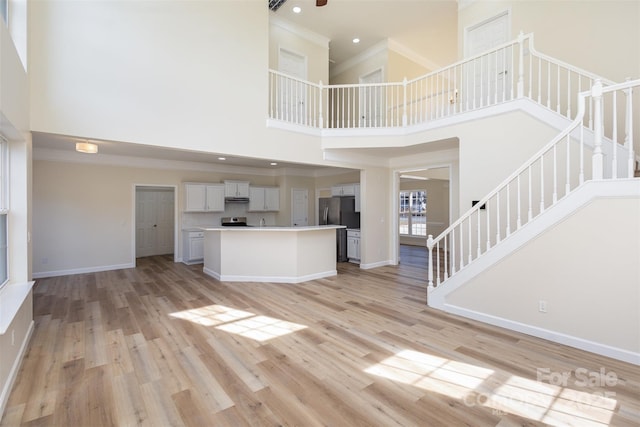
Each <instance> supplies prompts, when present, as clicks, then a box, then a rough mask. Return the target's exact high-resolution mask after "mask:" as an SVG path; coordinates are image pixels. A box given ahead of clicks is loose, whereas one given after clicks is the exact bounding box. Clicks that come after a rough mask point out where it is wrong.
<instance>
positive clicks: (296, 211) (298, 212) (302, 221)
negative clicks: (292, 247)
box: [291, 188, 309, 227]
mask: <svg viewBox="0 0 640 427" xmlns="http://www.w3.org/2000/svg"><path fill="white" fill-rule="evenodd" d="M291 205H292V206H291V223H292V225H293V226H294V227H302V226H305V225H309V192H308V191H307V190H306V189H299V188H293V189H291Z"/></svg>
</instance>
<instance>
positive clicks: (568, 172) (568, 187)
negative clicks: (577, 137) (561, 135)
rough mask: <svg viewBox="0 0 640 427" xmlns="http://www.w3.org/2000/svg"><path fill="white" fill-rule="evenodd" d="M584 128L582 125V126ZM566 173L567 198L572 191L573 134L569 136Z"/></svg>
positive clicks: (565, 189)
mask: <svg viewBox="0 0 640 427" xmlns="http://www.w3.org/2000/svg"><path fill="white" fill-rule="evenodd" d="M580 127H582V125H580ZM566 168H567V170H566V173H567V176H566V177H565V180H566V182H565V184H564V194H565V196H566V195H567V194H569V192H570V191H571V132H569V133H568V134H567V165H566Z"/></svg>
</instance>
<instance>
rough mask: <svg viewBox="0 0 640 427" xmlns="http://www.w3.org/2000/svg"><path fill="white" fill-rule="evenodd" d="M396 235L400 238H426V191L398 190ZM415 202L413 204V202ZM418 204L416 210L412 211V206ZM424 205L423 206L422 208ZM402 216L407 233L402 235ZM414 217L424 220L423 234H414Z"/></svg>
mask: <svg viewBox="0 0 640 427" xmlns="http://www.w3.org/2000/svg"><path fill="white" fill-rule="evenodd" d="M398 199H399V203H398V234H399V235H400V236H401V237H418V238H426V237H427V190H426V189H413V190H400V192H399V194H398ZM414 200H415V202H414ZM417 204H420V205H421V206H419V207H418V209H417V210H415V209H413V206H415V205H417ZM422 205H424V206H422ZM403 215H406V216H407V218H406V222H407V224H406V229H407V233H403V232H402V229H403V225H402V222H403ZM414 217H422V218H424V224H423V227H421V229H422V230H424V234H421V233H416V232H415V231H417V230H415V227H414V223H413V221H414Z"/></svg>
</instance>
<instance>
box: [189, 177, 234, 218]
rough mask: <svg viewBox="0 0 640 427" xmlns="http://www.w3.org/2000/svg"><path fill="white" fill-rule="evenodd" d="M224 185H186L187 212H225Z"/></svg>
mask: <svg viewBox="0 0 640 427" xmlns="http://www.w3.org/2000/svg"><path fill="white" fill-rule="evenodd" d="M224 191H225V187H224V185H223V184H201V183H187V184H185V185H184V211H185V212H223V211H224Z"/></svg>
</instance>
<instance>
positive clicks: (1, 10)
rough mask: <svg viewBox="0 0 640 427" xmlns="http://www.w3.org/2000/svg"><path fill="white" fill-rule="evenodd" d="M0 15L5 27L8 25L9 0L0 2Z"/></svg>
mask: <svg viewBox="0 0 640 427" xmlns="http://www.w3.org/2000/svg"><path fill="white" fill-rule="evenodd" d="M0 14H2V20H3V21H4V23H5V24H6V25H9V0H0Z"/></svg>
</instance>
